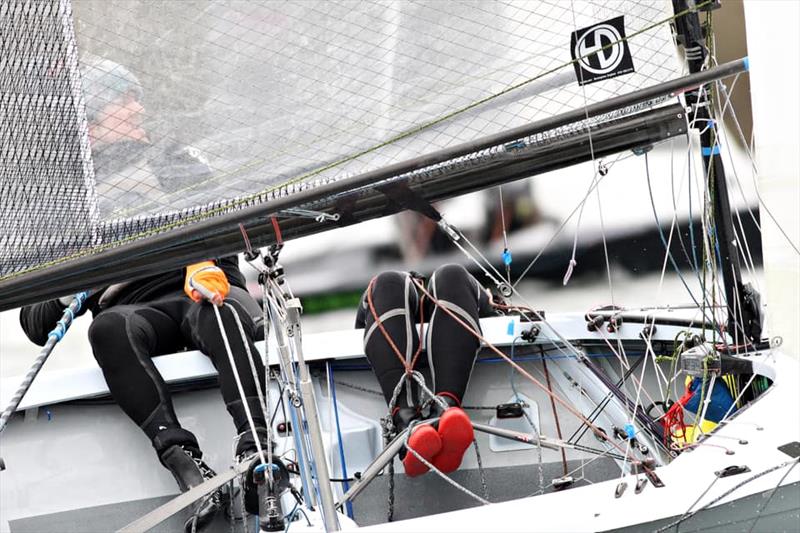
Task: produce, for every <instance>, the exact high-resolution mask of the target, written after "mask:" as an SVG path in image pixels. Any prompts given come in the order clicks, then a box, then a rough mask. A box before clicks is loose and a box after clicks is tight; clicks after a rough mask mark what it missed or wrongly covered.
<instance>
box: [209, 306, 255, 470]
mask: <svg viewBox="0 0 800 533" xmlns="http://www.w3.org/2000/svg"><path fill="white" fill-rule="evenodd" d="M224 305H225V306H227V307H229V308H230V309H231V312H232V313H233V314H234V316H236V310H235V309H234V308H233V307H232V306H231V305H230V304H228V303H226V304H224ZM211 307H213V309H214V315H215V316H216V318H217V325H218V326H219V334H220V335H221V336H222V342H223V344H224V345H225V352H226V353H227V355H228V362H229V363H230V365H231V369H232V370H233V377H234V380H235V381H236V388H237V389H238V391H239V396H240V397H241V399H242V406H243V407H244V412H245V415H246V416H247V423H248V424H249V425H250V431H251V433H252V434H253V440H254V441H255V445H256V449H257V450H258V456H259V458H260V459H261V464H262V465H263V466H264V468H267V459H266V457H265V455H264V450H263V449H261V440H260V439H259V438H258V432H257V431H256V424H255V422H254V421H253V415H252V413H251V412H250V406H249V405H248V403H247V396H246V395H245V392H244V387H243V386H242V380H241V378H240V377H239V370H238V369H237V368H236V361H235V360H234V358H233V351H232V350H231V345H230V342H229V341H228V335H227V331H226V330H225V324H223V323H222V316H221V315H220V312H219V307H217V306H216V305H212V306H211ZM242 341H243V342H245V344H246V340H245V339H242ZM256 381H258V380H256ZM267 470H269V469H268V468H267Z"/></svg>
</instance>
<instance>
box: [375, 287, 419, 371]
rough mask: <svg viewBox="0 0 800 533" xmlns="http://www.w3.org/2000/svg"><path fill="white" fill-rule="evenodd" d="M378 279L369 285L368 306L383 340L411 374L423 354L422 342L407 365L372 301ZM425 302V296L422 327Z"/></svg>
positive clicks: (408, 340) (409, 340)
mask: <svg viewBox="0 0 800 533" xmlns="http://www.w3.org/2000/svg"><path fill="white" fill-rule="evenodd" d="M376 279H378V278H377V277H374V278H372V279H371V280H370V282H369V285H368V286H367V304H368V305H369V311H370V313H371V314H372V318H373V320H375V323H376V324H377V325H378V329H379V330H380V331H381V334H383V338H384V339H386V342H387V343H388V344H389V346H390V347H391V348H392V351H393V352H394V354H395V355H396V356H397V358H398V359H399V360H400V363H401V364H402V365H403V368H405V370H406V374H411V372H412V371H413V370H414V367H415V366H416V364H417V360H418V359H419V356H420V354H421V353H422V341H421V340H420V342H419V345H418V346H417V351H416V353H414V357H412V359H411V363H407V362H406V360H405V359H404V358H403V354H402V353H400V349H399V348H398V347H397V345H396V344H395V343H394V340H393V339H392V337H391V335H389V332H388V331H386V328H384V327H383V322H382V321H381V319H380V317H379V316H378V311H377V310H376V309H375V304H374V303H373V301H372V287H373V286H374V285H375V280H376ZM424 302H425V297H424V296H423V297H422V298H420V299H419V324H420V326H422V324H423V323H424V321H425V317H424V316H423V309H424V307H423V304H424ZM406 342H411V339H407V340H406Z"/></svg>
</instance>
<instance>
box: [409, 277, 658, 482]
mask: <svg viewBox="0 0 800 533" xmlns="http://www.w3.org/2000/svg"><path fill="white" fill-rule="evenodd" d="M413 281H414V283H415V284H416V285H417V287H418V288H419V289H420V290H421V291H422V292H423V294H425V295H426V296H427V297H428V298H430V300H431V301H432V302H433V303H434V304H435V305H436V306H437V307H438V308H440V309H442V310H443V311H444V312H445V313H447V314H448V315H450V317H451V318H452V319H453V320H455V321H456V323H458V324H459V325H461V326H462V327H463V328H464V329H466V330H467V331H468V332H469V333H470V334H471V335H473V336H474V337H475V338H477V339H478V340H479V341H481V342H482V343H483V344H484V345H485V346H486V347H487V348H489V349H490V350H491V351H493V352H495V353H496V354H497V355H499V356H500V357H501V358H503V359H504V360H505V361H506V362H507V363H508V364H510V365H511V366H512V367H513V368H514V369H515V370H516V371H517V372H519V373H520V374H522V375H523V376H525V377H526V378H528V380H529V381H530V382H531V383H533V384H534V385H536V386H537V387H539V388H540V389H541V390H543V391H544V392H545V393H546V394H547V395H548V396H550V397H551V398H553V399H554V400H555V401H556V402H558V403H560V404H561V405H562V406H563V407H564V408H566V409H567V410H568V411H569V412H570V413H572V414H573V415H575V416H576V417H577V418H578V419H579V420H581V421H582V422H583V423H584V424H586V425H587V426H588V427H589V428H590V429H591V430H592V432H593V433H594V434H595V435H596V436H597V437H599V438H601V439H606V436H605V434H604V433H603V432H602V431H601V430H600V429H599V428H598V427H597V426H595V425H594V424H592V423H591V422H590V421H589V420H588V419H587V418H586V417H585V416H583V414H582V413H581V412H580V411H578V410H577V409H576V408H574V407H573V406H572V405H570V404H569V403H568V402H567V401H566V400H564V399H562V398H561V397H560V396H558V395H557V394H555V393H553V392H551V391H548V390H547V387H545V385H544V384H543V383H542V382H541V381H539V380H538V379H536V378H535V377H533V376H532V375H531V374H530V373H529V372H528V371H527V370H525V369H524V368H522V367H521V366H520V365H519V364H517V363H516V362H515V361H513V360H511V359H510V358H509V357H508V356H507V355H506V354H504V353H503V352H502V351H501V350H499V349H498V348H497V347H496V346H494V345H493V344H492V343H490V342H489V341H488V340H487V339H486V338H484V337H483V335H481V334H480V333H479V332H477V331H475V330H473V329H472V328H471V327H470V326H469V325H468V324H466V323H465V322H464V321H463V320H461V318H459V317H458V316H457V315H456V313H454V312H452V311H451V310H449V309H448V308H447V307H446V306H443V305H441V303H440V302H439V300H437V299H436V298H434V297H433V296H432V295H431V294H430V293H429V292H428V291H427V290H426V289H425V287H423V286H422V284H420V283H419V282H417V281H416V280H413ZM606 442H608V443H609V444H611V445H612V446H614V447H615V448H617V450H618V451H621V452H622V453H623V455H625V456H628V455H629V451H628V450H625V449H624V448H622V447H621V446H620V445H619V444H617V443H616V442H614V441H612V440H606ZM643 467H644V468H645V469H647V468H648V467H647V466H646V465H643Z"/></svg>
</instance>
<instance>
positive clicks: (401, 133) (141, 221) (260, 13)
mask: <svg viewBox="0 0 800 533" xmlns="http://www.w3.org/2000/svg"><path fill="white" fill-rule="evenodd" d="M4 6H5V7H4V8H2V9H4V11H3V14H2V18H0V24H2V27H3V28H5V27H6V26H9V27H14V28H16V30H15V31H17V32H19V33H21V34H23V35H20V37H19V38H18V39H17V38H15V39H10V40H9V39H7V40H4V41H3V43H4V44H3V46H4V57H9V58H11V59H10V60H8V61H6V62H4V63H3V65H2V68H0V80H2V81H0V83H2V84H3V85H2V92H3V96H2V97H3V99H4V102H8V105H4V108H6V109H9V110H10V113H12V114H13V118H12V119H11V120H9V121H5V120H4V122H3V123H4V124H8V125H9V127H7V128H4V131H7V132H9V133H5V134H4V136H3V143H4V144H3V146H4V147H5V146H6V145H7V144H8V145H10V143H11V142H12V141H13V140H14V139H16V141H13V142H15V143H16V144H15V145H14V146H15V149H14V150H11V151H7V150H5V149H4V150H3V154H2V155H0V158H2V159H3V163H2V165H3V166H2V168H3V173H2V177H1V179H2V185H1V186H2V192H3V208H4V209H3V214H2V215H0V217H2V222H0V224H2V230H3V232H2V233H3V234H2V236H0V280H1V279H3V278H8V277H9V276H15V275H17V274H19V273H20V272H26V271H30V270H31V269H37V268H42V267H43V266H45V265H47V264H49V263H51V262H53V261H60V260H62V259H64V258H67V257H72V256H74V255H75V254H88V253H94V252H95V251H97V250H101V249H108V248H109V247H113V246H117V245H119V244H121V243H127V242H130V241H131V240H133V239H135V238H138V237H141V236H146V235H149V234H152V233H153V232H154V231H169V230H170V229H173V228H177V227H180V226H182V225H185V224H187V223H189V222H193V221H197V220H202V219H205V218H209V217H213V216H216V215H219V214H222V213H224V212H228V211H230V210H233V209H239V208H242V207H246V206H250V205H254V204H259V203H265V202H267V203H268V202H269V201H271V200H272V199H274V198H275V197H276V195H278V194H280V195H285V194H292V193H293V191H295V190H304V189H307V188H308V187H313V186H316V185H319V184H324V183H329V182H331V181H335V180H339V179H342V178H344V177H347V176H352V175H357V174H363V173H364V172H366V171H369V170H373V169H380V168H383V167H386V166H387V165H391V164H393V163H397V162H400V161H404V160H407V159H410V158H414V157H419V156H421V155H424V154H426V153H430V152H434V151H437V150H441V149H445V148H448V147H451V146H455V145H458V144H461V143H464V142H467V141H471V140H474V139H477V138H481V137H485V136H487V135H491V134H494V133H498V132H502V131H505V130H508V129H510V128H514V127H518V126H521V125H524V124H527V123H530V122H533V121H535V120H538V119H541V118H544V117H548V116H552V115H556V114H559V113H562V112H564V111H568V110H572V109H576V108H580V107H581V106H583V105H586V104H591V103H594V102H598V101H603V100H605V99H608V98H610V97H612V96H615V95H618V94H622V93H627V92H631V91H633V90H635V89H639V88H643V87H647V86H651V85H654V84H657V83H659V82H662V81H665V80H667V79H671V78H675V77H677V75H678V66H677V61H676V59H675V55H674V48H673V44H672V40H671V35H670V30H669V25H668V20H669V17H670V11H669V5H668V4H667V3H660V2H656V3H654V2H651V1H642V2H636V1H599V0H598V1H593V2H589V1H576V2H561V1H530V2H511V3H499V2H495V1H470V2H406V1H383V2H359V3H352V2H313V1H304V2H284V3H275V2H236V1H233V2H224V3H220V2H203V1H186V2H169V1H165V2H135V1H131V0H111V1H104V2H94V1H91V0H85V1H74V2H73V3H72V5H71V6H70V4H68V3H67V2H66V0H64V1H62V2H55V3H47V4H45V3H41V2H34V1H29V0H12V1H11V2H10V3H4ZM13 17H24V19H25V21H29V20H37V21H41V22H37V23H29V24H28V26H27V27H26V26H25V25H19V24H15V23H14V18H13ZM48 17H50V18H48ZM70 17H71V18H70ZM617 17H623V21H624V30H625V32H626V35H627V37H628V39H627V41H626V42H627V44H628V47H629V48H630V52H631V56H632V61H633V65H634V69H635V70H634V72H632V73H628V74H625V75H622V76H619V77H615V78H611V79H606V80H603V81H600V82H596V83H591V84H587V85H579V84H578V80H577V77H576V70H575V68H574V66H573V64H572V63H571V61H572V55H571V53H572V52H571V50H570V39H571V35H572V32H574V31H575V30H577V29H581V28H586V27H590V26H592V25H595V24H598V23H602V22H604V21H608V20H611V19H615V18H617ZM48 20H50V21H52V22H47V21H48ZM55 21H61V22H62V26H61V27H60V30H59V31H47V32H43V30H41V29H37V28H38V26H36V24H39V25H42V24H45V23H48V24H55ZM73 28H74V33H73V31H72V30H73ZM37 32H38V33H37ZM598 35H599V34H598ZM587 42H588V44H587V45H585V46H584V49H586V47H587V46H588V48H589V49H591V47H592V46H595V47H599V46H601V45H603V46H606V49H607V50H611V49H613V44H614V43H613V42H611V41H608V40H607V38H606V40H605V41H603V40H602V39H601V37H600V36H598V37H597V38H596V41H595V42H592V41H587ZM19 43H28V44H19ZM34 44H35V47H34ZM609 47H611V48H609ZM67 52H69V53H71V54H72V55H71V56H69V57H67V55H65V54H67ZM601 53H602V50H601ZM76 54H77V56H76ZM43 61H44V62H47V63H48V64H51V65H58V66H59V68H57V69H55V70H56V71H57V73H58V76H60V78H63V79H64V82H62V83H60V84H51V85H53V87H52V88H48V91H50V92H51V93H52V94H53V98H54V99H56V100H57V101H59V102H62V103H63V105H62V106H61V107H58V108H54V107H52V106H51V107H46V112H41V113H38V114H37V113H32V112H31V109H30V108H31V105H32V104H31V103H29V102H30V101H31V100H32V99H31V95H35V94H38V93H40V92H42V91H41V89H39V88H38V85H40V84H41V83H42V80H41V78H42V76H43V74H42V73H41V72H38V71H36V70H35V68H32V65H37V64H39V65H40V64H42V62H43ZM19 65H23V66H19ZM21 74H24V75H21ZM67 80H68V81H70V83H66V81H67ZM76 88H78V89H79V90H76ZM21 117H24V118H21ZM20 131H22V132H27V133H25V134H20V133H18V132H20ZM52 131H55V132H58V135H59V136H60V137H57V138H52V137H48V136H47V135H48V132H52ZM17 145H21V146H17ZM89 145H90V148H91V150H90V151H89V149H88V146H89ZM25 149H35V150H41V151H43V152H44V153H48V152H49V151H55V152H56V153H58V154H60V155H59V157H60V158H61V159H60V160H59V161H53V160H49V159H42V160H40V159H32V158H30V157H28V156H27V155H20V154H23V153H24V152H22V150H25ZM9 154H11V155H10V156H9ZM89 155H90V156H89ZM65 160H68V161H70V162H71V163H70V166H69V167H68V168H65V167H64V163H63V161H65ZM32 175H35V176H36V179H31V178H29V177H28V176H32ZM36 180H41V182H42V183H46V184H47V185H48V186H42V185H39V183H40V182H39V181H36ZM19 198H24V201H19V200H18V199H19ZM29 206H34V207H32V208H31V207H29ZM41 206H52V207H48V208H47V209H49V211H42V209H45V208H44V207H41ZM50 212H53V213H57V214H58V216H48V215H47V213H50ZM41 220H47V222H46V224H52V225H53V226H54V227H55V228H60V229H62V230H63V231H54V230H46V229H42V230H41V231H39V227H42V228H43V226H40V224H41V222H40V221H41ZM34 230H35V231H34ZM53 239H56V240H55V241H54V240H53Z"/></svg>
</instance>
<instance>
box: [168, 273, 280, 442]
mask: <svg viewBox="0 0 800 533" xmlns="http://www.w3.org/2000/svg"><path fill="white" fill-rule="evenodd" d="M185 302H186V303H185V305H186V312H185V319H184V320H183V322H182V324H181V328H182V330H183V331H184V334H185V335H186V336H187V338H188V339H190V340H191V343H192V345H194V346H195V347H197V348H198V349H199V350H200V351H202V352H203V353H205V354H206V355H208V356H209V357H210V358H211V361H212V362H213V363H214V366H215V367H216V369H217V371H218V372H219V384H220V389H221V391H222V397H223V399H224V401H225V406H226V407H227V409H228V412H229V413H230V414H231V416H232V417H233V422H234V424H235V425H236V431H237V432H239V433H245V432H248V433H249V432H250V425H249V423H248V421H247V416H246V413H245V409H244V405H243V403H242V398H241V396H240V394H239V389H238V387H237V386H236V378H235V376H234V369H233V368H231V365H230V362H229V360H228V352H227V350H226V348H225V344H224V341H223V340H222V336H221V335H220V330H219V325H218V324H217V318H216V314H215V313H214V308H213V307H212V306H211V304H209V303H207V302H203V303H200V304H195V303H194V302H192V301H191V300H189V299H188V298H186V299H185ZM225 302H226V303H227V304H230V305H231V306H232V307H233V308H234V309H235V311H236V314H237V315H238V316H239V319H240V320H241V323H242V326H243V329H244V337H245V338H244V339H242V338H241V336H240V334H239V328H238V326H237V325H236V320H235V319H234V316H233V311H232V310H231V308H230V307H228V306H227V305H225V306H223V307H221V308H220V309H219V311H220V316H221V317H222V323H223V325H224V326H225V331H226V332H227V333H228V341H229V343H230V347H231V352H232V353H233V359H234V362H235V363H236V370H235V371H236V372H238V374H239V378H240V380H241V382H242V388H243V389H244V393H245V397H246V399H247V404H248V406H249V408H250V413H251V414H252V416H253V420H254V422H255V425H256V426H257V427H259V428H265V427H267V421H266V417H265V416H264V414H263V410H262V407H261V405H260V402H259V400H258V390H257V388H256V379H258V380H259V382H260V384H261V390H262V391H263V392H264V393H266V389H265V383H264V365H263V363H262V362H261V358H260V357H259V356H258V353H259V352H258V351H257V350H256V347H255V344H254V342H253V339H255V338H256V333H257V332H256V326H255V323H254V320H253V313H254V312H255V311H256V310H258V309H259V307H258V304H257V303H256V302H255V301H254V300H253V299H252V297H251V296H250V295H249V294H247V292H246V291H244V290H241V289H238V288H237V287H232V288H231V294H230V295H229V297H228V298H227V299H226V300H225ZM243 341H244V342H246V343H247V344H248V345H249V346H250V353H251V354H252V355H253V365H254V366H255V372H256V376H257V377H254V376H253V372H252V370H251V365H250V362H248V360H247V350H246V348H245V345H244V344H243Z"/></svg>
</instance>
